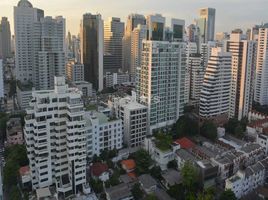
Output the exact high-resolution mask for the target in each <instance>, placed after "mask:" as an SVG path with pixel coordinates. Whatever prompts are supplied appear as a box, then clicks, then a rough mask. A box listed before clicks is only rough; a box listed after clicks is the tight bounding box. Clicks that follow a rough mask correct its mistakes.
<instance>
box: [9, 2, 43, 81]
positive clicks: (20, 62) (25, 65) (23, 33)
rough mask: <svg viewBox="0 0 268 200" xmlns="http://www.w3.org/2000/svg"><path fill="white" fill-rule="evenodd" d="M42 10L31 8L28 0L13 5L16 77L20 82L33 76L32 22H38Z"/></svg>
mask: <svg viewBox="0 0 268 200" xmlns="http://www.w3.org/2000/svg"><path fill="white" fill-rule="evenodd" d="M43 17H44V11H43V10H40V9H37V8H33V6H32V4H31V3H30V2H29V1H28V0H20V1H19V3H18V5H17V6H16V7H14V27H15V28H14V31H15V44H16V51H15V52H16V53H15V63H16V78H17V80H19V81H21V82H22V83H28V81H30V82H33V78H34V67H35V66H34V56H35V55H34V45H33V43H32V41H33V36H34V34H33V32H34V23H36V22H40V19H41V18H43Z"/></svg>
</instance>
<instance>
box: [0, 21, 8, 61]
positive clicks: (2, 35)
mask: <svg viewBox="0 0 268 200" xmlns="http://www.w3.org/2000/svg"><path fill="white" fill-rule="evenodd" d="M10 56H11V32H10V24H9V21H8V19H7V18H6V17H2V20H1V24H0V57H2V58H4V59H5V58H8V57H10Z"/></svg>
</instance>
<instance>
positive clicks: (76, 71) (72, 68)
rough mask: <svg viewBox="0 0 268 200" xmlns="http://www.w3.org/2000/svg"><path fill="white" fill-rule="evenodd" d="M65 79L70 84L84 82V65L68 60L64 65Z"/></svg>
mask: <svg viewBox="0 0 268 200" xmlns="http://www.w3.org/2000/svg"><path fill="white" fill-rule="evenodd" d="M66 76H67V77H66V78H67V79H68V80H69V81H71V82H76V81H84V76H85V75H84V65H83V64H81V63H76V62H75V61H74V60H69V61H68V63H67V65H66Z"/></svg>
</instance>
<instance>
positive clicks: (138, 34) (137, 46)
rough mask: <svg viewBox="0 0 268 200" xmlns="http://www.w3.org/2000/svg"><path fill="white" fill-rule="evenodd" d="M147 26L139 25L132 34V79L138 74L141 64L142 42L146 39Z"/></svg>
mask: <svg viewBox="0 0 268 200" xmlns="http://www.w3.org/2000/svg"><path fill="white" fill-rule="evenodd" d="M146 35H147V27H146V25H140V24H139V25H138V26H137V27H136V28H134V30H133V31H132V33H131V57H130V58H131V59H130V63H131V68H130V74H131V75H132V77H134V76H135V74H136V69H137V67H139V66H140V64H141V52H142V40H143V39H146Z"/></svg>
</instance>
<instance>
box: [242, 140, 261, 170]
mask: <svg viewBox="0 0 268 200" xmlns="http://www.w3.org/2000/svg"><path fill="white" fill-rule="evenodd" d="M239 151H240V152H242V153H244V155H245V156H246V158H245V163H244V165H245V166H246V167H247V166H249V165H252V164H254V163H256V162H258V161H259V160H262V159H263V158H264V155H265V149H264V148H263V147H262V146H261V145H259V144H257V143H248V144H246V145H245V146H243V147H242V148H241V149H240V150H239Z"/></svg>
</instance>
